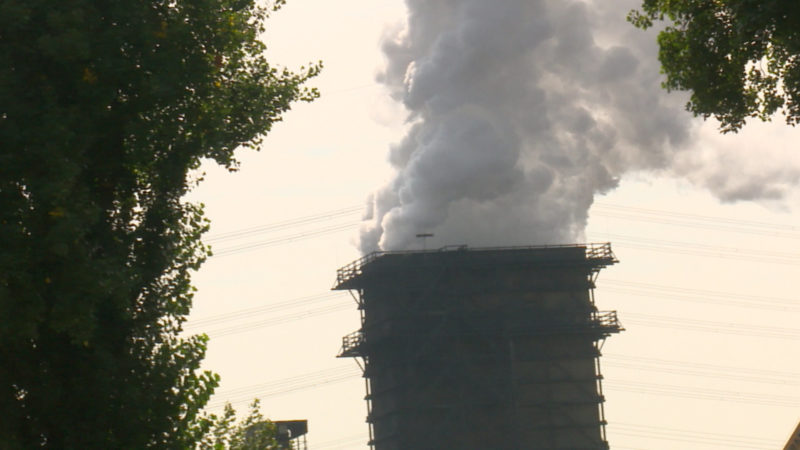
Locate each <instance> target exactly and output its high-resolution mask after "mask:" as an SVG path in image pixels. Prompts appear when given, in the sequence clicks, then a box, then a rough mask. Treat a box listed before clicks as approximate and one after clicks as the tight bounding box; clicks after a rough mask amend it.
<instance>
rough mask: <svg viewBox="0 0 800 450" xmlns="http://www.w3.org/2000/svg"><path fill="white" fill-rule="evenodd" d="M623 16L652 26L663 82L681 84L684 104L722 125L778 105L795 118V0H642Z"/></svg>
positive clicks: (799, 101)
mask: <svg viewBox="0 0 800 450" xmlns="http://www.w3.org/2000/svg"><path fill="white" fill-rule="evenodd" d="M628 20H629V21H631V22H632V23H633V24H634V25H636V26H637V27H639V28H643V29H646V28H649V27H651V26H653V24H654V21H664V22H666V27H665V28H663V30H662V31H661V32H660V33H659V34H658V44H659V47H660V51H659V60H660V61H661V65H662V71H663V72H664V74H666V81H665V82H664V87H665V88H666V89H668V90H673V89H677V90H687V91H689V92H690V94H691V99H690V100H689V103H688V104H687V109H688V110H689V111H691V112H693V113H694V114H695V115H697V116H702V117H703V118H708V117H711V116H714V117H715V118H716V119H717V120H719V121H720V123H721V129H722V131H724V132H729V131H737V130H739V129H740V128H741V127H742V126H743V125H744V124H745V122H746V120H747V119H748V118H759V119H761V120H765V121H766V120H769V119H770V118H771V117H772V116H773V115H774V114H775V113H776V112H778V111H781V112H782V113H783V114H784V116H785V118H786V122H787V123H788V124H790V125H796V124H797V123H798V122H800V2H797V1H787V0H644V1H643V4H642V8H641V10H640V11H632V12H631V14H630V15H629V16H628Z"/></svg>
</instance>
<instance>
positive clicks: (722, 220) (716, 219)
mask: <svg viewBox="0 0 800 450" xmlns="http://www.w3.org/2000/svg"><path fill="white" fill-rule="evenodd" d="M595 205H596V207H599V208H600V209H610V210H617V211H620V210H621V211H622V212H625V213H634V214H643V215H651V216H664V217H672V218H679V219H687V220H697V221H701V222H712V223H716V224H730V225H738V226H748V227H754V228H766V229H769V230H773V231H781V230H782V231H790V232H800V227H797V226H794V225H785V224H777V223H772V222H760V221H754V220H742V219H732V218H730V217H721V216H706V215H700V214H690V213H685V212H676V211H665V210H661V209H649V208H640V207H636V206H628V205H616V204H612V203H605V202H597V203H595Z"/></svg>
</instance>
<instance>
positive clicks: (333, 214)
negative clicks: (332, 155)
mask: <svg viewBox="0 0 800 450" xmlns="http://www.w3.org/2000/svg"><path fill="white" fill-rule="evenodd" d="M363 210H364V207H363V206H349V207H346V208H340V209H336V210H332V211H325V212H322V213H316V214H312V215H308V216H302V217H296V218H294V219H286V220H282V221H278V222H272V223H268V224H264V225H257V226H254V227H249V228H243V229H239V230H234V231H230V232H227V233H220V234H214V235H211V236H209V237H208V238H207V239H205V242H206V243H212V242H222V241H227V240H232V239H241V238H243V237H249V236H252V235H255V234H263V233H267V232H273V231H280V230H285V229H287V228H296V227H298V226H303V225H308V224H311V223H318V222H325V221H329V220H332V219H338V218H341V217H349V216H354V215H358V214H360V213H361V212H363Z"/></svg>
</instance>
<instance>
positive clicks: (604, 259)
mask: <svg viewBox="0 0 800 450" xmlns="http://www.w3.org/2000/svg"><path fill="white" fill-rule="evenodd" d="M548 248H585V249H586V250H585V251H586V260H589V261H597V262H601V263H604V264H613V263H615V262H617V258H616V257H615V256H614V253H613V252H612V251H611V243H610V242H602V243H590V244H564V245H531V246H517V247H476V248H468V247H467V246H466V245H448V246H445V247H442V248H440V249H438V250H429V251H427V252H430V253H433V252H453V251H469V252H487V251H502V250H541V249H548ZM422 252H426V251H425V250H422V251H421V250H399V251H377V252H372V253H370V254H368V255H366V256H364V257H362V258H360V259H357V260H355V261H353V262H351V263H350V264H348V265H346V266H343V267H341V268H340V269H339V270H337V271H336V285H335V286H334V287H336V286H340V285H342V284H343V283H345V282H347V281H350V280H352V279H353V278H356V277H358V276H360V275H361V274H362V273H363V268H364V267H365V266H367V265H368V264H370V263H372V262H373V261H375V260H376V259H378V258H380V257H382V256H385V255H408V254H415V253H422Z"/></svg>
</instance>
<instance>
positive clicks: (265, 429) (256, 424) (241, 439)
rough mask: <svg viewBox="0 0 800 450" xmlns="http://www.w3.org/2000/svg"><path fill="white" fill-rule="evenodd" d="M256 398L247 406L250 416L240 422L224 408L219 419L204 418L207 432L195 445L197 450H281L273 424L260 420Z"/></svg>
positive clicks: (229, 406) (213, 416)
mask: <svg viewBox="0 0 800 450" xmlns="http://www.w3.org/2000/svg"><path fill="white" fill-rule="evenodd" d="M260 405H261V404H260V402H259V401H258V399H256V400H254V401H253V403H252V404H251V405H250V413H249V414H248V415H247V417H245V418H244V419H242V420H241V421H238V423H237V420H236V411H235V410H234V409H233V407H232V406H231V405H230V403H228V404H226V405H225V410H224V412H223V413H222V415H221V416H217V415H213V414H212V415H210V416H209V417H207V418H205V427H206V428H207V429H208V432H207V433H206V434H205V436H204V438H203V439H202V440H201V441H200V442H198V446H197V448H198V450H284V449H286V448H287V447H286V445H284V444H282V443H281V442H280V440H279V439H278V430H277V427H276V426H275V424H274V423H272V422H270V421H269V420H266V419H264V416H263V415H262V414H261V406H260Z"/></svg>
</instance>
